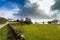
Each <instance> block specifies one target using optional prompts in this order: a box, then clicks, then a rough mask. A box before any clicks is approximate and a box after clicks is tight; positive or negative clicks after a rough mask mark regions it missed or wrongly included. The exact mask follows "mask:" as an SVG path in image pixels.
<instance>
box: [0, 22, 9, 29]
mask: <svg viewBox="0 0 60 40" xmlns="http://www.w3.org/2000/svg"><path fill="white" fill-rule="evenodd" d="M8 23H9V22H6V23H5V24H1V25H0V29H1V28H3V27H4V26H5V25H7V24H8Z"/></svg>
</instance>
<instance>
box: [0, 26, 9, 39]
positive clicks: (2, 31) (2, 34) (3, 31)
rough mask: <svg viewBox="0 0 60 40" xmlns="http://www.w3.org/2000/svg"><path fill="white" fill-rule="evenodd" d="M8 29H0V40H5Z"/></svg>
mask: <svg viewBox="0 0 60 40" xmlns="http://www.w3.org/2000/svg"><path fill="white" fill-rule="evenodd" d="M7 34H8V29H7V26H5V27H3V28H2V29H0V40H7V36H8V35H7Z"/></svg>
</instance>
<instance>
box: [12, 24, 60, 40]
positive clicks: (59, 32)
mask: <svg viewBox="0 0 60 40" xmlns="http://www.w3.org/2000/svg"><path fill="white" fill-rule="evenodd" d="M14 24H15V23H14ZM13 28H14V29H15V30H17V31H20V32H21V33H22V34H24V35H25V37H26V40H60V25H58V24H31V25H24V26H21V25H19V24H17V23H16V25H13Z"/></svg>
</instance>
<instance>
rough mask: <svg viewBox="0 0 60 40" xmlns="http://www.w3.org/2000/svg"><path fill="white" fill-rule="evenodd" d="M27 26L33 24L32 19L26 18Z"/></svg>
mask: <svg viewBox="0 0 60 40" xmlns="http://www.w3.org/2000/svg"><path fill="white" fill-rule="evenodd" d="M24 23H25V24H32V21H31V19H30V18H26V19H25V21H24Z"/></svg>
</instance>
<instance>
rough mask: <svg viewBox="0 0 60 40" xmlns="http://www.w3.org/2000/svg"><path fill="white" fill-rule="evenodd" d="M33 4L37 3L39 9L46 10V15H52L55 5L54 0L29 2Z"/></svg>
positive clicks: (33, 0)
mask: <svg viewBox="0 0 60 40" xmlns="http://www.w3.org/2000/svg"><path fill="white" fill-rule="evenodd" d="M29 1H30V3H31V4H33V3H37V5H39V7H38V9H41V10H44V11H45V14H46V15H51V14H52V13H51V10H50V8H51V6H52V5H53V4H54V3H55V2H54V0H41V1H40V0H29Z"/></svg>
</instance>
